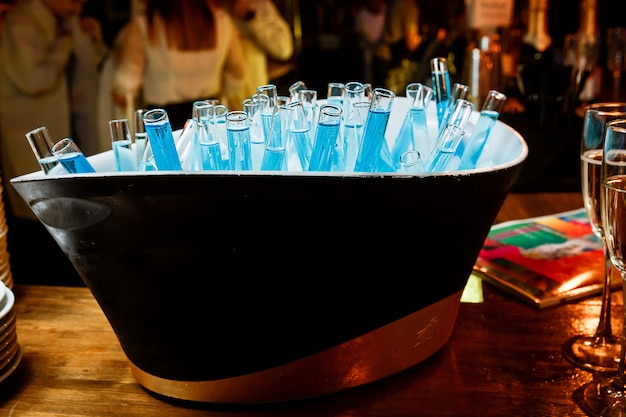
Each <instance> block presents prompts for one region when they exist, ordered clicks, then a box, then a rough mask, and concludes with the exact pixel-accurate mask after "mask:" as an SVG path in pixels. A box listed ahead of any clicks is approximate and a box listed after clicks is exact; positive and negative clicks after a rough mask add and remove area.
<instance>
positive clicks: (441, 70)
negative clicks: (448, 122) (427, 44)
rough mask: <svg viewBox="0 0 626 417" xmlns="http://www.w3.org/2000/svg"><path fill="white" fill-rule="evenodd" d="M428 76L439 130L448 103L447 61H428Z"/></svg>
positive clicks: (434, 59)
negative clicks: (432, 91)
mask: <svg viewBox="0 0 626 417" xmlns="http://www.w3.org/2000/svg"><path fill="white" fill-rule="evenodd" d="M430 75H431V79H432V83H433V84H432V85H433V87H432V88H433V90H434V92H435V102H436V103H437V122H438V126H439V128H440V130H441V126H445V125H444V123H443V115H444V113H445V111H446V107H448V102H449V101H450V73H449V72H448V61H447V60H446V59H445V58H441V57H437V58H433V59H431V60H430Z"/></svg>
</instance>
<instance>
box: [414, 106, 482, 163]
mask: <svg viewBox="0 0 626 417" xmlns="http://www.w3.org/2000/svg"><path fill="white" fill-rule="evenodd" d="M473 109H474V105H473V104H472V103H471V102H469V101H467V100H457V101H456V104H455V106H454V110H453V111H452V114H451V115H450V119H448V123H447V124H446V127H444V128H443V131H442V132H441V134H440V135H439V137H438V138H437V142H436V143H435V148H434V149H433V151H432V152H431V153H430V155H429V157H428V160H427V161H426V164H425V167H426V171H427V172H443V171H446V170H449V167H448V165H449V164H450V162H451V160H452V158H453V156H454V154H455V152H456V149H457V147H458V146H459V143H460V142H461V140H462V139H463V135H464V134H465V125H466V123H467V121H468V120H469V117H470V115H471V114H472V110H473Z"/></svg>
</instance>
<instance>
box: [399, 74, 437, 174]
mask: <svg viewBox="0 0 626 417" xmlns="http://www.w3.org/2000/svg"><path fill="white" fill-rule="evenodd" d="M405 94H406V97H407V98H408V99H409V100H410V103H411V106H410V108H409V109H408V110H407V112H406V114H405V116H404V119H403V121H402V126H401V127H400V131H399V132H398V135H397V136H396V138H395V140H394V143H393V148H392V150H391V160H392V161H393V167H394V168H395V169H396V170H400V169H401V168H402V161H401V156H402V155H403V154H404V153H405V152H408V151H416V152H417V153H418V154H419V155H420V156H421V157H422V158H425V157H427V156H428V154H429V153H430V139H429V137H428V120H427V117H426V109H427V107H428V104H429V103H430V102H431V101H432V99H433V94H434V91H433V89H432V88H430V87H428V86H426V85H424V84H421V83H411V84H409V85H407V86H406V89H405Z"/></svg>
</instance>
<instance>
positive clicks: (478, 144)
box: [457, 90, 506, 169]
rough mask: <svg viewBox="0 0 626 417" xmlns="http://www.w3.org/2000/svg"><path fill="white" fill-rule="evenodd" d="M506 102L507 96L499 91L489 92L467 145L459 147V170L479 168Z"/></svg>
mask: <svg viewBox="0 0 626 417" xmlns="http://www.w3.org/2000/svg"><path fill="white" fill-rule="evenodd" d="M505 101H506V95H504V94H503V93H501V92H499V91H497V90H489V92H488V93H487V98H486V99H485V102H484V103H483V107H482V109H481V110H480V116H479V117H478V121H477V122H476V126H475V127H474V130H473V131H472V134H471V136H470V138H469V140H468V141H467V144H466V145H464V146H459V148H460V149H459V150H457V155H459V156H460V158H461V162H460V163H459V169H473V168H477V167H478V161H479V159H480V156H481V155H482V153H483V150H484V149H485V145H486V144H487V139H489V134H490V133H491V129H493V126H494V125H495V124H496V120H498V117H499V116H500V112H501V111H502V107H503V106H504V102H505Z"/></svg>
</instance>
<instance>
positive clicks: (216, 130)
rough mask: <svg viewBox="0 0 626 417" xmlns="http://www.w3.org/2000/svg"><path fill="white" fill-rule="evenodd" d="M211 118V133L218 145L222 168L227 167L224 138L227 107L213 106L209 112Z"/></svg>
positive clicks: (226, 148) (225, 137) (226, 147)
mask: <svg viewBox="0 0 626 417" xmlns="http://www.w3.org/2000/svg"><path fill="white" fill-rule="evenodd" d="M210 114H211V117H210V118H209V123H210V124H211V128H210V130H211V133H212V134H213V136H215V138H216V139H217V141H218V142H219V144H220V152H221V153H222V168H223V169H225V168H227V167H228V137H227V136H226V115H227V114H228V107H226V105H224V104H214V105H213V108H212V109H211V110H210Z"/></svg>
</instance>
